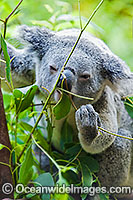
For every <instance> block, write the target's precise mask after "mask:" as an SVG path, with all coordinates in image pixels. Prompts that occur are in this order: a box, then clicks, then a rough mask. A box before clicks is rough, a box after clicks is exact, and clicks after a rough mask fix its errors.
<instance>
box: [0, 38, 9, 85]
mask: <svg viewBox="0 0 133 200" xmlns="http://www.w3.org/2000/svg"><path fill="white" fill-rule="evenodd" d="M0 40H1V47H2V50H3V54H4V59H5V61H6V78H7V81H8V82H9V83H10V82H11V67H10V57H9V54H8V51H7V45H6V42H5V40H4V38H3V36H2V35H1V38H0Z"/></svg>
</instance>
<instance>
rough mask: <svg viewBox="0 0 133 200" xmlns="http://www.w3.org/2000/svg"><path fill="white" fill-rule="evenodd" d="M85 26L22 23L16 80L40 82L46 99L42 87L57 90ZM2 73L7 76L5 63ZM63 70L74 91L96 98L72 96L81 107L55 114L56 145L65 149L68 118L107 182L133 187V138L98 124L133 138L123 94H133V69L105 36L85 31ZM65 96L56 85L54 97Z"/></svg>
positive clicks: (13, 55) (14, 64)
mask: <svg viewBox="0 0 133 200" xmlns="http://www.w3.org/2000/svg"><path fill="white" fill-rule="evenodd" d="M79 32H80V30H78V29H68V30H63V31H59V32H54V31H51V30H49V29H47V28H45V27H43V28H39V27H28V26H25V25H23V26H20V28H19V38H20V40H21V42H22V43H23V44H24V47H23V48H22V49H16V48H14V47H13V46H12V45H10V44H8V43H7V48H8V53H9V56H10V59H12V58H13V59H12V61H11V70H12V78H13V83H14V86H15V87H25V86H28V85H32V84H34V83H36V84H37V85H38V87H39V90H40V93H41V94H42V96H43V98H44V99H45V98H46V94H45V93H46V92H45V91H44V89H43V88H42V87H45V88H47V90H49V91H50V92H51V91H52V89H53V87H54V85H55V83H56V80H57V78H58V76H59V74H60V71H61V68H62V66H63V64H64V63H65V61H66V59H67V57H68V55H69V54H70V51H71V49H72V47H73V45H74V44H75V42H76V40H77V37H78V35H79ZM1 57H2V55H1ZM0 74H1V76H4V66H3V65H1V67H0ZM62 76H63V77H64V76H65V79H66V81H67V86H68V87H67V89H68V90H69V91H70V92H72V93H75V94H78V95H81V96H85V97H89V98H93V100H87V99H83V98H78V97H76V96H73V97H72V100H73V102H74V104H75V106H76V107H77V111H75V110H74V108H73V107H71V110H70V113H69V114H68V115H67V116H66V117H65V118H63V119H61V120H55V128H54V131H53V136H52V143H53V146H54V147H55V148H56V149H58V150H60V137H61V135H60V134H61V128H62V124H63V122H64V120H67V122H68V123H69V124H70V125H71V126H72V127H73V131H74V134H75V137H76V138H78V140H79V142H80V144H81V146H82V148H83V149H84V150H85V151H86V152H88V153H90V154H93V155H94V157H95V158H96V159H97V160H98V162H99V166H100V170H99V173H98V177H99V180H100V182H101V184H102V186H106V187H107V188H110V187H111V186H114V187H117V186H131V187H133V143H132V141H131V140H128V139H124V138H121V137H116V136H114V135H111V134H108V133H106V132H104V131H102V130H101V131H100V132H101V133H102V134H101V133H100V132H99V129H98V127H101V128H103V129H106V130H108V131H110V132H113V133H116V134H118V135H122V136H127V137H130V138H133V119H131V117H130V116H129V115H128V113H127V111H126V110H125V107H124V103H123V101H122V97H123V96H127V95H131V94H133V73H131V72H130V70H129V68H128V66H127V65H126V63H125V62H124V61H122V60H121V59H120V58H119V57H117V56H116V55H115V54H113V53H112V52H111V50H110V49H109V48H108V47H107V46H106V44H105V43H104V42H103V41H101V40H100V39H98V38H96V37H95V36H92V35H90V34H89V33H87V32H83V34H82V36H81V38H80V41H79V43H78V44H77V46H76V49H75V51H74V52H73V54H72V56H71V58H70V59H69V61H68V63H67V65H66V66H65V69H64V71H63V75H61V76H60V80H62V78H63V77H62ZM60 82H61V81H59V83H58V87H60ZM3 86H4V85H3ZM64 87H65V85H64ZM65 89H66V88H65ZM59 96H60V94H59V92H58V90H55V92H54V94H53V97H52V98H53V99H54V100H55V102H56V101H57V100H58V99H59V98H60V97H59Z"/></svg>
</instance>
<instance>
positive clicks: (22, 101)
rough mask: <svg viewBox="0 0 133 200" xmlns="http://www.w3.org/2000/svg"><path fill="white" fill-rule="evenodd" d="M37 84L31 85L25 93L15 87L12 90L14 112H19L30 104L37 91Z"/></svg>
mask: <svg viewBox="0 0 133 200" xmlns="http://www.w3.org/2000/svg"><path fill="white" fill-rule="evenodd" d="M37 88H38V87H37V86H36V85H34V86H32V87H31V88H30V89H29V90H28V91H27V92H26V94H23V93H22V92H21V91H20V90H17V89H15V90H14V92H13V95H14V97H15V104H16V112H17V113H20V112H23V111H24V110H26V109H27V108H28V107H29V106H30V104H31V103H32V100H33V98H34V95H35V93H36V91H37Z"/></svg>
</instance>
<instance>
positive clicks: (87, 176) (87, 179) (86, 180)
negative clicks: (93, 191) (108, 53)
mask: <svg viewBox="0 0 133 200" xmlns="http://www.w3.org/2000/svg"><path fill="white" fill-rule="evenodd" d="M80 166H81V173H82V183H83V186H86V187H90V186H92V183H93V177H92V173H91V171H90V169H89V168H88V166H87V165H85V164H84V163H82V162H80Z"/></svg>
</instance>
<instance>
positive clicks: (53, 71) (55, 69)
mask: <svg viewBox="0 0 133 200" xmlns="http://www.w3.org/2000/svg"><path fill="white" fill-rule="evenodd" d="M49 68H50V72H51V74H54V73H56V72H57V68H56V67H55V66H52V65H50V66H49Z"/></svg>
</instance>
